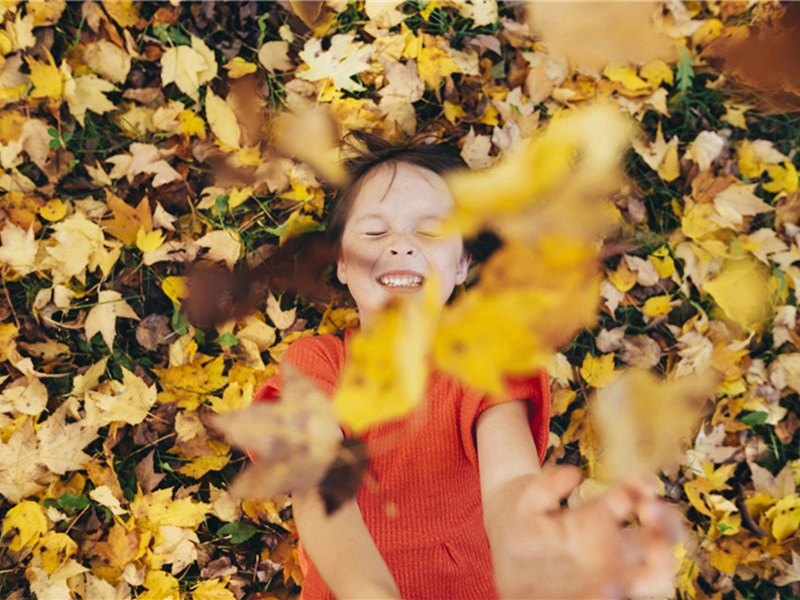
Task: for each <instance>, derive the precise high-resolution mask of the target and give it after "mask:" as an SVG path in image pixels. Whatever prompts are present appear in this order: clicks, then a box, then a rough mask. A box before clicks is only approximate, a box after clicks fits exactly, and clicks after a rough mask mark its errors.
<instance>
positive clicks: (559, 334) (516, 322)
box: [433, 235, 599, 397]
mask: <svg viewBox="0 0 800 600" xmlns="http://www.w3.org/2000/svg"><path fill="white" fill-rule="evenodd" d="M598 285H599V281H598V278H597V274H596V252H595V250H594V248H593V246H592V245H591V244H588V243H586V242H584V241H582V240H576V239H570V238H568V237H565V236H559V235H554V236H547V237H543V238H541V239H540V240H539V241H538V242H537V243H536V244H535V245H531V246H528V245H523V244H518V243H515V244H509V245H507V246H506V247H504V248H503V249H501V250H500V251H498V252H496V253H495V254H494V255H493V256H492V257H491V258H490V260H489V261H488V262H487V264H486V265H485V266H484V270H483V273H482V278H481V281H480V282H479V284H478V285H477V286H476V287H474V288H473V289H471V290H470V292H469V293H468V294H464V295H462V296H461V297H459V298H458V299H456V300H455V301H454V302H453V303H452V304H450V305H449V306H447V307H445V309H444V312H443V314H442V318H441V323H440V325H439V329H438V331H437V333H436V337H435V339H434V343H433V356H434V360H435V361H436V364H437V366H438V367H439V368H440V369H441V370H442V371H444V372H446V373H448V374H450V375H452V376H453V377H455V378H457V379H459V380H460V381H463V382H464V383H466V384H468V385H470V386H473V387H476V388H478V389H482V390H485V391H487V392H489V393H490V394H493V395H495V396H498V397H502V396H503V394H504V382H505V378H506V377H508V376H512V375H517V376H521V375H526V374H532V373H533V372H534V371H536V370H538V369H540V368H543V367H545V366H547V364H548V363H549V361H550V358H551V356H552V354H553V353H554V352H555V351H556V350H557V349H558V348H559V347H560V346H561V345H563V344H565V343H567V342H568V341H569V339H570V338H571V337H572V336H573V335H574V334H575V332H576V331H577V330H578V329H579V328H580V327H585V326H587V325H590V324H591V323H593V322H594V320H595V318H596V311H597V304H598V301H599V291H598Z"/></svg>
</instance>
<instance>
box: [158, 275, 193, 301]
mask: <svg viewBox="0 0 800 600" xmlns="http://www.w3.org/2000/svg"><path fill="white" fill-rule="evenodd" d="M161 289H162V291H163V292H164V293H165V294H166V295H167V298H169V299H170V300H172V301H173V302H174V303H175V304H180V303H181V300H183V299H184V298H186V297H187V296H188V295H189V292H188V289H187V286H186V277H179V276H177V275H169V276H167V277H165V278H164V279H163V281H162V282H161Z"/></svg>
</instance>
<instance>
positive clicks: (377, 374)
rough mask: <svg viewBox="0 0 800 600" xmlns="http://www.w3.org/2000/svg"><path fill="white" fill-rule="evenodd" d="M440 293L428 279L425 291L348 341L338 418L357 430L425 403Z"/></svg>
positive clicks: (396, 305)
mask: <svg viewBox="0 0 800 600" xmlns="http://www.w3.org/2000/svg"><path fill="white" fill-rule="evenodd" d="M437 293H438V292H437V286H436V282H435V281H433V280H429V281H428V282H427V284H426V285H425V287H424V293H423V295H421V296H413V297H408V298H402V299H400V300H401V301H397V302H393V303H392V304H390V305H389V306H387V307H385V308H384V309H383V310H382V311H381V313H380V314H379V316H378V318H377V319H376V322H375V323H374V325H373V327H372V328H371V329H369V330H361V331H359V332H358V333H357V334H356V335H354V336H353V338H352V339H351V340H350V354H349V357H348V360H347V363H346V364H345V366H344V369H343V371H342V374H341V377H340V379H339V387H338V388H337V390H336V395H335V396H334V406H335V408H336V414H337V416H338V418H339V420H340V421H341V422H342V423H343V424H344V425H346V426H347V427H349V428H350V429H352V430H353V432H355V433H356V434H358V433H361V432H362V431H365V430H366V429H368V428H369V427H371V426H373V425H375V424H378V423H382V422H384V421H389V420H392V419H398V418H400V417H403V416H405V415H407V414H408V413H410V412H411V411H412V410H414V409H415V408H416V407H417V406H418V405H419V404H420V402H422V400H423V395H424V392H425V388H426V386H427V384H428V375H429V371H428V359H427V353H428V349H429V348H430V346H431V339H432V337H433V335H434V331H435V328H436V324H437V322H438V318H439V314H438V310H437V309H436V294H437ZM408 323H414V327H408Z"/></svg>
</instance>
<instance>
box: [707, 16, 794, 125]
mask: <svg viewBox="0 0 800 600" xmlns="http://www.w3.org/2000/svg"><path fill="white" fill-rule="evenodd" d="M764 14H765V15H766V16H765V17H762V19H761V20H760V21H758V22H757V23H755V24H754V25H753V26H751V27H747V26H746V25H741V26H738V27H727V28H726V29H725V30H724V31H723V32H722V33H721V34H720V36H719V37H718V38H717V39H716V40H714V41H713V42H712V43H711V44H709V45H708V46H707V47H706V48H705V49H704V50H703V52H702V54H701V56H702V57H703V58H704V59H706V60H707V61H708V62H709V63H710V64H711V65H712V66H714V67H716V68H718V69H719V70H721V71H722V72H723V73H724V74H725V75H726V76H728V77H731V78H732V79H733V80H734V81H737V82H738V83H740V84H742V85H743V86H745V89H749V90H750V91H751V95H752V99H753V102H754V103H755V104H756V105H757V106H758V108H759V109H760V110H762V111H765V112H770V113H787V112H796V111H798V110H800V53H798V52H797V39H798V37H800V5H798V4H797V3H794V2H782V3H779V4H778V5H776V6H775V7H774V10H772V11H769V12H765V13H764Z"/></svg>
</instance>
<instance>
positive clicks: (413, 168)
mask: <svg viewBox="0 0 800 600" xmlns="http://www.w3.org/2000/svg"><path fill="white" fill-rule="evenodd" d="M387 200H390V201H391V202H390V203H391V204H395V203H396V201H398V200H402V201H403V202H402V206H403V208H405V209H407V210H420V209H426V208H427V209H428V210H429V211H430V212H431V213H433V214H438V213H440V212H443V211H449V210H451V209H452V204H453V198H452V195H451V194H450V190H449V189H448V187H447V184H446V183H445V182H444V179H442V177H441V176H440V175H437V174H436V173H435V172H433V171H431V170H430V169H426V168H424V167H420V166H417V165H413V164H409V163H404V162H396V163H383V164H380V165H378V166H377V167H375V168H374V169H372V170H371V171H369V172H368V173H366V174H365V175H364V177H363V179H362V181H361V185H360V186H359V188H358V191H357V192H356V194H355V196H354V198H353V205H352V207H351V211H350V212H351V215H350V216H353V213H361V212H364V211H365V210H370V209H371V208H377V207H379V206H380V205H383V204H385V203H386V201H387ZM387 208H388V207H387Z"/></svg>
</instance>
